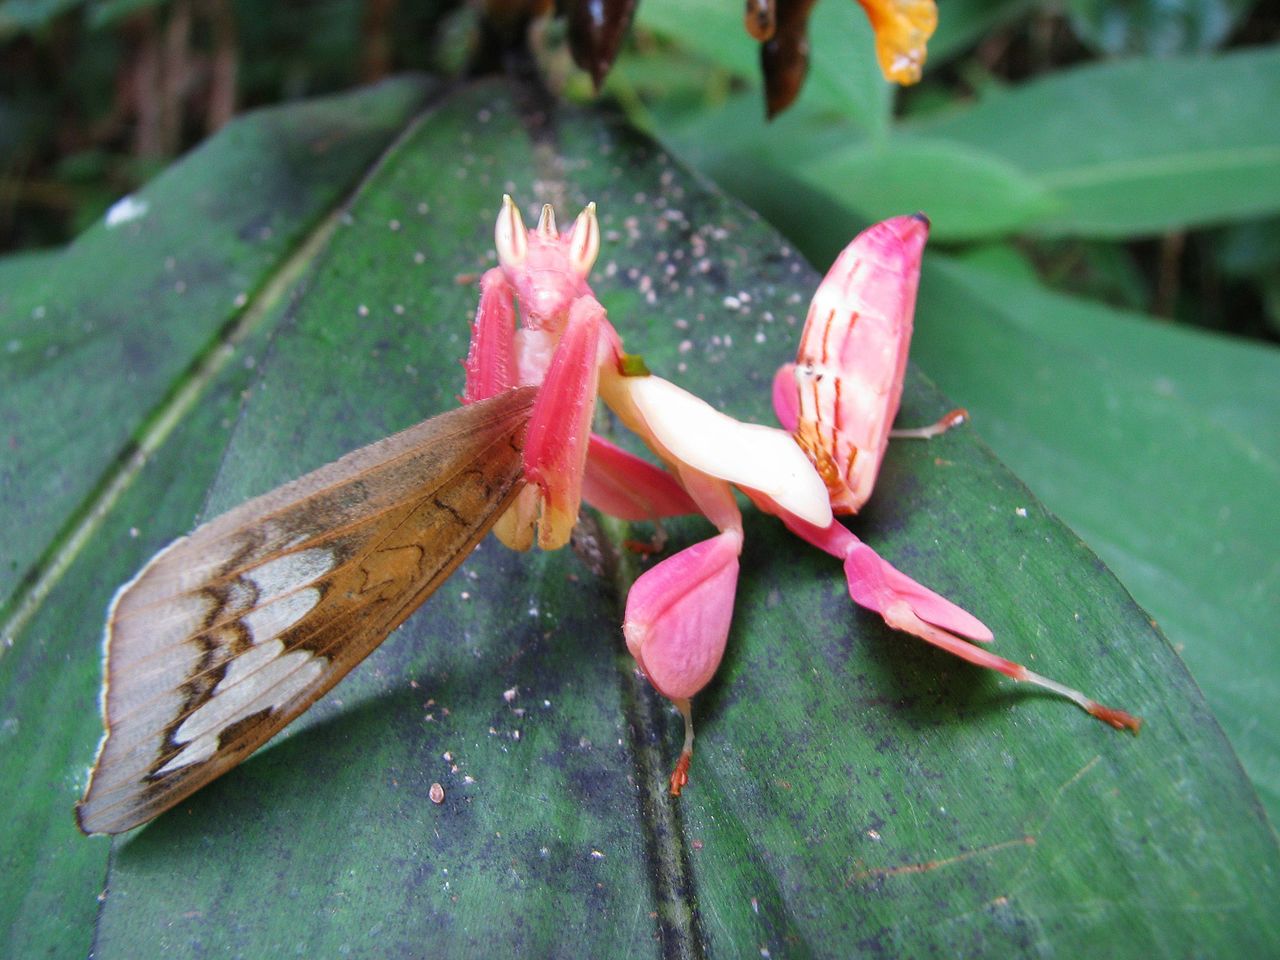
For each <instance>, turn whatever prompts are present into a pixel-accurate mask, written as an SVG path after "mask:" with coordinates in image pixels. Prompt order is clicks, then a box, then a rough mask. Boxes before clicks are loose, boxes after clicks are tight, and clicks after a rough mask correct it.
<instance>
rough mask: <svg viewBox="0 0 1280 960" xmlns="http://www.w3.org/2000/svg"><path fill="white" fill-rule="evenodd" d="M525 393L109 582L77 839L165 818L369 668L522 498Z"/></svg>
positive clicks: (348, 465) (230, 520) (373, 447)
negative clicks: (117, 583) (96, 724)
mask: <svg viewBox="0 0 1280 960" xmlns="http://www.w3.org/2000/svg"><path fill="white" fill-rule="evenodd" d="M535 393H536V391H535V390H533V389H532V388H520V389H514V390H510V391H506V392H503V393H500V394H498V395H496V396H494V397H493V398H491V399H488V400H486V401H484V402H483V403H476V404H473V405H470V406H467V407H463V408H460V409H457V410H451V411H449V412H448V413H445V414H442V415H440V416H437V417H433V418H432V419H430V420H426V421H424V422H422V423H420V424H418V425H417V426H414V427H410V428H409V429H407V430H404V431H402V432H400V433H397V434H395V435H393V436H391V437H388V438H386V439H384V440H380V441H378V442H377V443H373V444H370V445H369V446H367V447H362V448H361V449H359V450H356V451H354V452H353V453H349V454H347V455H346V456H344V457H342V458H341V459H340V460H337V461H335V462H333V463H331V464H329V465H327V466H324V467H321V468H320V469H318V470H316V471H314V472H312V473H309V474H307V475H306V476H303V477H301V478H300V479H298V480H294V481H292V482H291V483H287V484H285V485H284V486H281V487H278V488H277V489H275V490H272V491H271V492H270V493H267V494H264V495H262V496H260V497H257V498H256V499H253V500H250V501H248V502H247V503H244V504H242V505H241V506H239V507H237V508H235V509H234V510H231V511H229V512H228V513H225V514H223V515H221V516H219V517H217V518H215V519H214V520H211V521H209V522H208V523H206V524H204V525H203V526H201V527H199V528H197V529H196V530H195V531H194V532H193V533H191V534H189V535H188V536H185V537H182V538H181V539H179V540H177V541H175V542H174V543H172V544H171V545H169V546H168V547H166V548H165V549H164V550H162V551H160V553H158V554H157V555H156V556H155V557H154V558H152V560H151V561H150V562H149V563H147V565H146V566H145V567H143V568H142V570H141V571H140V572H139V573H138V575H137V576H136V577H134V578H133V579H132V580H130V581H129V582H128V583H126V584H125V585H124V586H122V587H121V588H120V589H119V590H118V591H117V592H116V595H115V598H114V599H113V600H112V602H111V606H110V608H109V610H108V613H107V625H106V630H105V642H104V648H105V655H104V659H105V664H104V674H105V678H104V685H103V691H102V709H103V718H104V723H105V727H106V733H105V736H104V737H103V739H102V743H101V745H100V747H99V749H98V756H97V760H96V761H95V763H94V766H93V769H92V771H91V773H90V779H89V785H88V787H87V789H86V790H85V794H84V798H83V799H82V800H81V801H80V803H79V804H78V805H77V807H76V818H77V822H78V823H79V825H80V829H81V830H82V831H84V832H85V833H87V834H95V833H121V832H123V831H125V830H129V829H131V828H132V827H136V826H138V825H139V824H142V823H145V822H146V821H148V820H150V819H151V818H152V817H155V816H156V815H157V814H159V813H162V812H163V811H164V810H167V809H168V808H169V807H171V806H173V805H174V804H176V803H178V802H179V801H181V800H182V799H183V798H185V797H187V796H189V795H190V794H191V793H192V792H194V791H195V790H198V789H199V788H200V787H202V786H204V785H205V784H206V783H208V782H209V781H211V780H213V779H215V778H216V777H219V776H221V775H222V774H224V773H226V772H227V771H228V770H230V769H231V768H233V767H234V766H236V764H238V763H240V761H241V760H244V759H245V758H246V757H248V756H249V754H251V753H253V751H254V750H256V749H257V748H258V747H260V746H261V745H262V744H264V743H266V742H267V740H269V739H271V737H273V736H274V735H275V734H276V733H278V732H279V731H280V730H281V729H283V728H284V727H285V725H286V724H288V723H289V722H290V721H291V720H293V719H294V718H295V717H297V716H298V715H299V714H301V713H302V712H303V711H304V710H306V709H307V708H308V707H309V706H311V705H312V704H313V703H315V702H316V700H317V699H319V698H320V697H321V696H322V695H323V694H324V693H325V692H326V691H327V690H328V689H329V688H330V687H332V686H333V685H334V684H335V683H337V682H338V681H339V680H341V679H342V677H343V676H345V675H346V674H347V672H348V671H350V670H351V669H352V667H354V666H355V665H356V664H357V663H359V662H360V661H361V660H363V659H364V658H365V657H366V656H368V655H369V653H371V652H372V651H373V650H374V648H376V647H377V646H378V644H380V643H381V642H382V641H383V639H385V638H386V636H387V634H389V633H390V632H391V631H392V630H394V629H395V628H396V627H397V626H399V625H400V623H401V622H403V621H404V620H405V618H406V617H408V616H409V614H411V613H412V612H413V611H414V610H415V609H417V607H418V606H419V605H420V604H421V603H422V602H423V601H424V600H425V599H426V598H427V597H428V596H430V595H431V593H432V592H433V591H434V590H435V589H436V588H437V587H439V586H440V584H442V583H443V582H444V581H445V580H446V579H448V577H449V575H450V574H451V573H453V571H454V569H455V568H456V567H457V566H458V564H459V563H461V562H462V560H463V559H464V558H465V557H466V556H467V555H468V554H469V553H470V552H471V550H472V548H473V547H474V546H475V545H476V543H478V542H479V541H480V539H481V538H482V537H484V535H485V534H486V533H487V532H488V530H489V528H490V527H491V526H492V525H493V523H494V521H495V520H496V519H497V518H498V517H499V516H500V515H501V514H502V513H503V512H504V511H505V510H506V508H507V507H508V506H509V505H510V503H511V502H512V500H513V499H514V498H515V497H516V495H517V494H518V493H519V491H520V489H521V488H522V487H523V486H524V478H523V466H522V462H521V452H522V449H523V444H524V436H525V430H526V428H527V426H528V422H529V415H530V413H531V411H532V408H533V400H534V395H535Z"/></svg>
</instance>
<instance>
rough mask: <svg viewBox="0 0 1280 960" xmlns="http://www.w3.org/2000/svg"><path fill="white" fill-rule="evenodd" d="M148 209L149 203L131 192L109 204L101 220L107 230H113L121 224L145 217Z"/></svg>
mask: <svg viewBox="0 0 1280 960" xmlns="http://www.w3.org/2000/svg"><path fill="white" fill-rule="evenodd" d="M149 209H151V205H150V204H149V203H147V201H145V200H139V199H138V198H137V197H135V196H133V194H128V195H127V196H123V197H121V198H120V199H119V200H117V201H116V202H115V203H113V204H112V205H111V208H110V209H109V210H108V211H107V215H106V216H105V217H103V222H104V223H105V224H106V226H107V229H108V230H113V229H115V228H116V227H119V226H122V225H123V224H126V223H130V222H131V221H134V220H138V219H140V218H142V217H145V216H146V215H147V211H148V210H149Z"/></svg>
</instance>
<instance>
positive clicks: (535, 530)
mask: <svg viewBox="0 0 1280 960" xmlns="http://www.w3.org/2000/svg"><path fill="white" fill-rule="evenodd" d="M927 236H928V221H927V220H926V219H925V218H924V217H923V216H920V215H916V216H905V217H897V218H894V219H892V220H888V221H885V222H884V223H880V224H877V225H875V226H873V227H871V228H870V229H868V230H867V231H865V232H864V233H862V234H860V235H859V236H858V237H856V238H855V239H854V240H853V241H852V242H851V243H850V244H849V246H848V247H846V248H845V250H844V251H843V252H842V253H841V254H840V256H839V257H838V258H837V260H836V262H835V264H834V265H833V266H832V268H831V270H830V271H829V272H828V274H827V276H826V277H825V279H824V280H823V281H822V283H821V285H820V286H819V287H818V290H817V292H816V294H815V295H814V298H813V302H812V304H811V306H810V309H809V315H808V319H807V321H806V324H805V329H804V333H803V335H802V338H801V344H800V349H799V353H798V355H797V358H796V361H795V363H792V364H787V365H785V366H783V367H782V368H781V369H780V370H779V371H778V373H777V376H776V377H775V380H774V385H773V400H774V407H775V411H776V413H777V415H778V418H779V420H780V421H781V423H782V424H783V427H784V428H785V429H777V428H773V427H766V426H760V425H755V424H747V423H742V422H740V421H737V420H735V419H733V418H731V417H729V416H727V415H725V414H723V413H720V412H718V411H716V410H715V409H713V408H712V407H711V406H710V405H708V404H706V403H705V402H703V401H702V400H700V399H698V398H697V397H695V396H693V395H692V394H690V393H688V392H686V391H685V390H683V389H681V388H680V387H678V386H676V385H675V384H673V383H670V382H669V381H666V380H663V379H662V378H660V377H657V376H654V375H652V374H650V373H649V372H648V371H647V370H646V369H645V368H644V365H643V363H641V362H640V361H639V360H638V358H637V357H634V356H632V355H630V354H627V353H626V352H625V351H624V349H623V346H622V340H621V338H620V337H619V336H618V333H617V331H616V330H615V329H614V328H613V326H612V325H611V324H610V323H609V320H608V317H607V316H606V313H605V310H604V307H603V306H602V305H601V304H600V302H599V301H598V300H597V299H596V297H595V295H594V294H593V293H592V291H591V288H590V287H589V286H588V284H587V276H588V274H589V273H590V271H591V267H592V265H593V264H594V262H595V259H596V256H597V254H598V253H599V248H600V228H599V224H598V222H597V218H596V213H595V205H594V204H591V205H588V206H587V208H586V209H585V210H583V212H582V213H581V214H579V215H578V217H577V219H576V220H575V221H574V224H573V226H572V227H571V228H570V229H569V230H568V231H566V232H565V233H563V234H562V233H560V232H559V230H558V229H557V226H556V220H555V214H554V212H553V211H552V209H551V207H550V206H549V205H547V206H544V207H543V208H542V214H541V217H540V218H539V220H538V223H537V225H536V226H535V227H534V228H533V229H531V230H530V229H527V228H526V227H525V225H524V222H523V219H522V217H521V215H520V212H519V209H518V208H517V207H516V205H515V203H514V202H513V201H512V200H511V198H510V197H509V196H507V197H504V198H503V204H502V210H501V211H500V213H499V214H498V221H497V226H496V229H495V235H494V238H495V244H496V247H497V252H498V261H499V265H498V266H497V267H494V268H492V269H490V270H489V271H488V272H486V273H485V274H484V276H483V277H482V279H481V282H480V289H481V294H480V304H479V308H478V310H477V312H476V317H475V322H474V325H473V328H472V338H471V347H470V352H469V354H468V356H467V359H466V361H465V368H466V392H465V395H464V398H463V400H464V402H465V403H468V404H470V403H475V402H478V401H481V400H485V399H487V398H490V397H493V396H496V395H498V394H500V393H502V392H503V391H505V390H508V389H511V388H513V387H517V386H538V387H540V390H539V393H538V396H537V399H536V401H535V403H534V408H533V412H532V415H531V419H530V424H529V430H528V434H527V436H526V440H525V445H524V451H523V469H524V477H525V480H526V481H527V483H528V485H527V486H526V487H525V489H524V490H523V491H522V492H521V493H520V494H519V496H518V497H517V499H516V501H515V502H514V504H513V505H512V506H511V507H510V508H508V510H507V511H506V513H505V514H504V515H503V516H502V518H501V519H499V521H498V522H497V524H496V525H495V527H494V532H495V533H496V534H497V535H498V537H499V539H501V540H502V541H503V542H504V543H505V544H506V545H508V546H510V547H513V548H514V549H518V550H525V549H528V548H529V547H531V546H532V545H533V543H534V542H535V540H536V542H537V544H538V546H539V547H541V548H543V549H555V548H557V547H560V546H563V545H564V544H565V543H566V542H567V541H568V539H569V535H570V533H571V532H572V529H573V525H574V523H575V521H576V519H577V515H578V511H579V509H580V506H581V502H582V501H583V500H584V499H585V500H586V501H587V502H588V503H590V504H592V505H593V506H595V507H596V508H598V509H600V510H601V511H603V512H605V513H609V514H612V515H615V516H618V517H620V518H622V519H625V520H660V519H662V518H664V517H670V516H677V515H681V514H688V513H701V514H702V515H703V516H705V517H706V518H707V519H708V520H710V521H711V523H712V524H713V525H714V526H715V528H716V530H717V533H716V534H715V535H714V536H712V537H710V538H708V539H707V540H704V541H702V542H700V543H697V544H694V545H693V546H690V547H687V548H686V549H684V550H681V551H680V552H679V553H676V554H674V555H673V556H670V557H667V558H665V559H663V560H662V561H661V562H659V563H658V564H656V565H655V566H653V567H652V568H651V569H649V570H648V571H646V572H645V573H644V574H643V575H641V576H640V577H639V578H638V579H637V580H636V582H635V583H634V585H633V586H632V588H631V591H630V593H629V595H628V597H627V603H626V613H625V617H624V622H623V634H624V637H625V639H626V644H627V649H628V650H629V651H630V653H631V655H632V656H633V657H634V658H635V660H636V663H637V665H638V666H639V668H640V669H641V670H642V671H643V673H644V674H645V676H646V677H647V678H648V679H649V681H650V682H651V683H652V684H653V686H654V687H655V689H657V690H658V692H659V693H661V694H662V695H663V696H665V697H667V698H668V699H670V700H671V702H672V703H673V704H674V705H675V706H676V708H677V709H678V710H679V711H680V713H681V715H682V716H683V718H684V725H685V740H684V746H683V749H682V751H681V754H680V758H679V761H678V762H677V764H676V767H675V770H674V771H673V773H672V774H671V781H670V789H671V793H672V794H674V795H679V793H680V792H681V790H682V788H683V787H684V786H685V785H686V784H687V783H688V771H689V765H690V762H691V760H692V756H693V720H692V708H691V700H692V698H693V697H694V696H695V695H696V694H697V693H698V692H699V691H700V690H702V688H703V687H705V686H706V684H707V683H708V682H709V681H710V680H711V678H712V676H713V675H714V674H715V671H716V669H717V667H718V666H719V664H720V660H721V658H722V657H723V655H724V650H725V645H726V642H727V639H728V635H729V627H730V622H731V620H732V616H733V604H734V594H735V591H736V586H737V580H738V558H739V556H740V554H741V552H742V544H743V527H742V516H741V513H740V511H739V507H738V501H737V500H736V498H735V496H734V492H733V491H734V488H737V490H739V491H741V492H742V493H743V494H744V495H745V496H746V497H747V498H748V499H749V500H750V501H751V502H752V503H754V504H755V505H756V506H757V507H758V508H759V509H761V510H763V511H765V512H767V513H771V514H773V515H775V516H777V517H778V518H779V519H780V520H781V521H782V522H783V523H784V524H785V525H786V526H787V528H788V529H790V530H791V531H792V532H793V533H795V534H796V535H798V536H799V537H801V538H802V539H804V540H807V541H808V542H809V543H811V544H813V545H814V546H816V547H818V548H819V549H822V550H824V551H826V552H827V553H830V554H831V555H832V556H834V557H836V558H837V559H838V560H840V561H841V562H842V563H843V566H844V571H845V578H846V581H847V583H848V589H849V594H850V596H851V597H852V599H853V600H854V602H855V603H857V604H859V605H861V606H863V607H866V608H867V609H870V610H873V611H875V612H876V613H878V614H880V615H881V616H882V617H883V618H884V620H885V622H886V623H887V624H888V625H889V626H891V627H893V628H895V629H897V630H902V631H905V632H907V633H911V634H914V635H916V636H918V637H920V638H922V639H924V640H926V641H928V642H929V643H932V644H934V645H936V646H938V647H941V648H942V649H944V650H947V651H949V652H951V653H953V654H955V655H956V656H959V657H961V658H963V659H965V660H968V661H969V662H971V663H974V664H977V665H978V666H982V667H987V668H989V669H992V670H997V671H999V672H1001V673H1003V674H1005V675H1006V676H1009V677H1011V678H1013V679H1014V680H1019V681H1024V682H1028V683H1032V684H1036V685H1038V686H1040V687H1043V688H1045V689H1047V690H1050V691H1052V692H1054V693H1057V694H1060V695H1062V696H1064V697H1067V698H1068V699H1070V700H1072V701H1073V702H1075V703H1076V704H1078V705H1079V706H1080V707H1081V708H1082V709H1084V710H1086V711H1087V712H1088V713H1090V714H1092V715H1093V716H1095V717H1097V718H1099V719H1101V720H1103V721H1105V722H1107V723H1109V724H1111V725H1112V726H1114V727H1116V728H1117V729H1130V730H1133V731H1135V732H1136V731H1137V729H1138V727H1139V724H1140V721H1139V720H1138V719H1137V718H1136V717H1133V716H1131V715H1130V714H1128V713H1125V712H1124V711H1121V710H1116V709H1113V708H1110V707H1105V706H1103V705H1101V704H1099V703H1097V702H1095V701H1093V700H1091V699H1090V698H1088V697H1086V696H1085V695H1084V694H1082V693H1080V692H1079V691H1077V690H1073V689H1071V688H1069V687H1066V686H1063V685H1061V684H1059V683H1056V682H1055V681H1052V680H1049V679H1047V678H1045V677H1042V676H1040V675H1038V674H1035V673H1033V672H1031V671H1030V670H1028V669H1027V668H1025V667H1023V666H1022V665H1020V664H1016V663H1013V662H1012V661H1009V660H1006V659H1004V658H1002V657H999V656H996V655H994V654H991V653H989V652H987V651H986V650H984V649H983V648H982V647H980V646H978V645H977V644H979V643H988V642H990V641H991V640H992V639H993V637H992V633H991V631H990V630H989V629H988V628H987V627H986V626H985V625H984V624H983V623H982V622H981V621H979V620H978V619H977V618H976V617H974V616H973V615H971V614H969V613H967V612H966V611H964V610H962V609H960V608H959V607H958V606H956V605H955V604H953V603H951V602H950V601H948V600H946V599H945V598H944V597H941V596H939V595H938V594H936V593H934V592H933V591H932V590H929V589H928V588H927V587H924V586H922V585H921V584H919V583H916V582H915V581H914V580H912V579H911V578H910V577H908V576H906V575H905V574H903V573H901V572H900V571H898V570H896V569H895V568H894V567H893V566H891V565H890V564H889V563H887V562H886V561H885V560H883V559H882V558H881V557H880V556H879V555H878V554H876V552H875V551H874V550H873V549H872V548H871V547H869V546H867V545H866V544H864V543H863V542H862V541H860V540H859V539H858V538H857V537H856V536H854V535H853V533H852V532H851V531H850V530H849V529H848V528H847V527H845V526H844V525H843V524H841V523H840V522H839V521H838V520H837V519H836V518H835V515H836V514H845V513H854V512H856V511H857V510H858V509H859V508H860V507H861V506H862V505H863V503H865V502H866V499H867V497H868V496H870V494H871V491H872V488H873V486H874V484H875V479H876V475H877V473H878V470H879V466H880V462H881V459H882V457H883V455H884V451H885V448H886V446H887V444H888V441H889V436H890V426H891V424H892V422H893V418H894V416H895V415H896V413H897V409H898V403H899V399H900V397H901V393H902V383H903V376H904V373H905V370H906V362H907V349H908V345H909V342H910V335H911V324H912V316H913V313H914V309H915V294H916V286H917V283H918V280H919V273H920V262H921V258H922V255H923V250H924V245H925V241H926V239H927ZM597 395H599V396H600V397H601V398H602V399H603V400H604V402H605V403H606V404H607V405H608V406H609V408H610V409H612V410H613V412H614V413H615V414H616V415H617V417H618V418H619V419H620V420H621V422H622V423H623V424H624V425H625V426H626V427H627V428H628V429H630V430H631V431H633V432H634V433H636V434H637V435H638V436H639V437H641V438H642V439H643V440H644V442H645V443H646V445H647V446H648V447H649V448H650V449H651V450H652V451H653V452H654V454H655V455H656V456H657V457H658V459H659V460H660V461H661V463H662V464H663V467H664V468H665V469H658V468H656V467H654V466H652V465H651V464H649V463H648V462H646V461H644V460H641V459H639V458H637V457H634V456H632V455H631V454H628V453H626V452H624V451H623V450H621V449H620V448H618V447H616V446H614V445H613V444H611V443H609V442H608V441H607V440H605V439H604V438H602V437H599V436H596V435H594V434H592V433H591V417H592V412H593V409H594V406H595V399H596V396H597ZM944 428H945V424H944V425H942V426H940V427H938V428H937V430H940V429H944ZM926 432H931V431H926Z"/></svg>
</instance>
